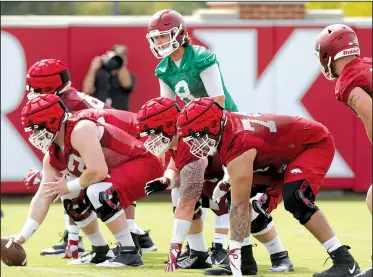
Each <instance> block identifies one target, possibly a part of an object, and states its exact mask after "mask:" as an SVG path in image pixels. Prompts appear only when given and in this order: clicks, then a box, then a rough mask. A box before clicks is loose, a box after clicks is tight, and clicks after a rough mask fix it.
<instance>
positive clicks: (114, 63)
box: [101, 51, 124, 71]
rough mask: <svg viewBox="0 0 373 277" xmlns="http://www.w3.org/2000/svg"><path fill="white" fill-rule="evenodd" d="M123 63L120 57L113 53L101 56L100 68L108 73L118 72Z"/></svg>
mask: <svg viewBox="0 0 373 277" xmlns="http://www.w3.org/2000/svg"><path fill="white" fill-rule="evenodd" d="M123 62H124V61H123V59H122V57H120V56H118V55H117V54H116V53H115V52H114V51H110V52H108V53H107V54H106V55H103V56H101V63H102V66H103V67H104V68H105V69H106V70H108V71H114V70H118V69H119V68H121V67H122V65H123Z"/></svg>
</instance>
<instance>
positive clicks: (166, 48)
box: [146, 24, 185, 59]
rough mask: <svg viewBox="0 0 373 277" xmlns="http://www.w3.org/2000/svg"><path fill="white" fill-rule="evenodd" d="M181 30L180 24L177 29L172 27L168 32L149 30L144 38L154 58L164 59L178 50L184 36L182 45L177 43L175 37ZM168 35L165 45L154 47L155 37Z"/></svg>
mask: <svg viewBox="0 0 373 277" xmlns="http://www.w3.org/2000/svg"><path fill="white" fill-rule="evenodd" d="M181 30H182V25H181V24H180V26H179V28H178V27H173V28H172V29H170V30H167V31H162V32H160V31H159V30H151V31H149V33H148V34H147V35H146V38H147V39H148V41H149V44H150V49H151V50H152V52H153V54H154V56H155V57H156V58H158V59H162V58H164V57H167V56H169V55H170V54H171V53H173V52H174V51H176V50H177V49H179V47H180V46H181V45H182V44H184V41H185V35H184V36H183V39H182V43H181V44H180V43H179V42H178V41H177V36H178V35H179V33H180V31H181ZM163 35H168V37H169V40H168V41H167V42H165V43H162V44H159V45H156V44H155V42H154V38H155V37H157V36H163Z"/></svg>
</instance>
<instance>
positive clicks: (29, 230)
mask: <svg viewBox="0 0 373 277" xmlns="http://www.w3.org/2000/svg"><path fill="white" fill-rule="evenodd" d="M39 226H40V224H39V223H38V222H37V221H36V220H34V219H32V218H28V219H27V220H26V222H25V225H23V228H22V231H21V234H22V236H23V237H24V238H25V242H26V241H27V240H28V239H29V238H31V236H32V235H33V234H34V232H35V231H36V230H37V229H38V228H39Z"/></svg>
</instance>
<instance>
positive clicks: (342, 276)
mask: <svg viewBox="0 0 373 277" xmlns="http://www.w3.org/2000/svg"><path fill="white" fill-rule="evenodd" d="M348 249H350V247H349V246H345V245H343V246H341V247H339V248H338V249H336V250H334V251H332V252H331V253H329V256H330V258H331V259H332V260H333V266H332V267H331V268H329V269H327V270H325V271H323V272H320V273H315V274H313V277H350V276H351V277H352V276H356V275H357V274H358V273H360V267H359V265H358V264H357V262H356V261H355V260H354V258H353V257H352V255H351V254H350V252H348Z"/></svg>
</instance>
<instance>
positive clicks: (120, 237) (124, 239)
mask: <svg viewBox="0 0 373 277" xmlns="http://www.w3.org/2000/svg"><path fill="white" fill-rule="evenodd" d="M114 237H115V239H116V240H117V242H118V243H120V244H121V245H122V246H135V243H134V242H133V239H132V236H131V233H130V230H129V229H128V228H126V229H123V230H122V231H120V232H119V233H116V234H114Z"/></svg>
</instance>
